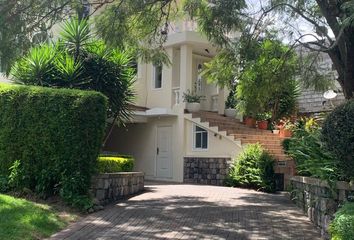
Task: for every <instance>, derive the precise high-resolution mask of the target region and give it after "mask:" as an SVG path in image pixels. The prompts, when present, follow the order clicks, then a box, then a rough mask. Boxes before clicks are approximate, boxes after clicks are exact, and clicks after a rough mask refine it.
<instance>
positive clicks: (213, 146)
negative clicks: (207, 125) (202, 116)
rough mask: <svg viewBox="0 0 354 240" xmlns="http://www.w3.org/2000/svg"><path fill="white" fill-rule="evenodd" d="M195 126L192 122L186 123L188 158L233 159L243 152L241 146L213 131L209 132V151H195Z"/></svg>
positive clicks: (186, 151) (186, 153) (186, 152)
mask: <svg viewBox="0 0 354 240" xmlns="http://www.w3.org/2000/svg"><path fill="white" fill-rule="evenodd" d="M194 125H195V124H194V123H192V122H190V121H187V120H186V121H185V136H186V137H185V141H186V144H185V155H186V156H187V157H225V158H232V159H233V158H235V156H237V155H238V154H239V153H240V152H241V151H242V149H241V147H240V146H238V145H236V144H235V143H234V142H232V141H230V140H229V139H226V138H224V137H222V136H221V135H220V134H217V133H214V132H212V131H208V149H207V150H195V149H193V139H194V136H193V128H194Z"/></svg>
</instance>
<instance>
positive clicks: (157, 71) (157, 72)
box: [153, 65, 162, 89]
mask: <svg viewBox="0 0 354 240" xmlns="http://www.w3.org/2000/svg"><path fill="white" fill-rule="evenodd" d="M153 81H154V82H153V86H154V88H155V89H157V88H162V66H161V65H158V66H156V65H154V75H153Z"/></svg>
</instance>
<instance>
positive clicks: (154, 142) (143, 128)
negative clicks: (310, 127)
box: [104, 21, 294, 185]
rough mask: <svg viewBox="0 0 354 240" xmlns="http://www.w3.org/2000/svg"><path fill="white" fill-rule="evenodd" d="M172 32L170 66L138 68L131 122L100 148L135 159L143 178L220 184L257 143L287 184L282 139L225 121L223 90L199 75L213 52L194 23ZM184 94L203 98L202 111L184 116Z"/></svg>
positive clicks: (288, 172)
mask: <svg viewBox="0 0 354 240" xmlns="http://www.w3.org/2000/svg"><path fill="white" fill-rule="evenodd" d="M171 29H172V31H171V32H170V35H169V36H168V40H167V42H166V44H165V49H166V51H167V53H168V55H169V57H170V60H171V65H169V66H167V65H164V66H154V65H153V64H150V63H139V64H138V74H137V75H138V76H137V81H136V83H135V91H136V94H137V99H136V106H135V107H134V109H133V110H134V112H133V119H132V120H131V122H130V123H127V125H126V126H125V127H121V128H118V127H117V128H115V129H114V131H113V133H112V135H111V137H110V139H109V141H108V143H107V145H106V146H105V149H104V150H105V151H112V152H119V153H122V154H131V155H133V156H134V158H135V160H136V163H135V168H136V169H135V170H137V171H143V172H144V173H145V176H146V178H147V179H152V180H164V181H174V182H193V183H202V184H203V183H205V184H215V185H221V184H222V182H223V180H224V178H225V176H226V174H227V168H228V166H229V165H230V163H231V160H232V159H233V158H235V157H236V156H237V155H238V154H239V153H240V152H242V149H243V147H244V146H245V145H246V144H248V143H255V142H260V143H261V144H262V145H264V146H265V147H267V149H268V150H269V151H270V152H271V153H272V154H273V155H275V156H276V157H277V159H278V160H279V161H278V162H277V166H276V167H275V168H276V171H277V172H278V173H279V174H281V177H282V178H283V179H284V178H285V181H286V180H287V179H288V177H289V176H290V175H292V174H293V173H294V167H293V163H292V161H291V160H290V159H288V158H287V157H286V155H285V154H284V153H283V152H282V148H281V140H282V139H279V137H278V136H275V135H272V133H271V132H270V131H265V130H256V129H251V128H247V127H246V126H244V125H243V124H241V123H240V120H239V119H236V118H227V117H224V116H223V114H224V108H225V101H226V98H227V96H228V91H227V89H223V88H220V87H218V86H216V85H215V84H212V83H207V81H206V80H205V79H203V77H201V74H200V72H201V70H202V68H203V66H204V63H205V62H208V61H210V60H211V59H212V57H213V56H215V54H216V49H215V48H214V47H213V46H212V45H211V44H210V43H209V42H208V40H207V39H206V38H205V37H204V36H202V35H201V34H200V33H199V32H197V31H196V26H195V24H194V23H193V22H189V21H184V22H181V23H179V24H175V25H174V26H173V27H172V28H171ZM187 91H195V92H196V93H197V94H198V95H202V96H204V100H202V101H201V111H200V112H198V113H188V112H186V110H185V109H186V103H185V102H183V99H182V96H183V93H185V92H187ZM278 163H279V164H278ZM279 169H280V170H279ZM281 181H283V180H281Z"/></svg>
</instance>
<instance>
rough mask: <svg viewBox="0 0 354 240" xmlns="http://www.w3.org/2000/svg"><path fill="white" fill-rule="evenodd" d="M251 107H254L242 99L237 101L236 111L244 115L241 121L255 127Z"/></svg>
mask: <svg viewBox="0 0 354 240" xmlns="http://www.w3.org/2000/svg"><path fill="white" fill-rule="evenodd" d="M253 109H254V108H253V106H251V105H250V104H247V102H246V101H244V100H239V101H237V110H238V112H240V113H241V114H243V116H245V117H244V118H243V122H244V124H245V125H246V126H248V127H255V126H256V119H255V117H254V116H255V114H254V112H255V111H253Z"/></svg>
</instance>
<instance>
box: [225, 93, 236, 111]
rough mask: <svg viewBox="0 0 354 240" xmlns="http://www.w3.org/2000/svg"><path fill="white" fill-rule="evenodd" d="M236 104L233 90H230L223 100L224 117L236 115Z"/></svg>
mask: <svg viewBox="0 0 354 240" xmlns="http://www.w3.org/2000/svg"><path fill="white" fill-rule="evenodd" d="M236 105H237V100H236V97H235V93H234V91H232V90H231V91H230V93H229V96H228V97H227V100H226V102H225V111H224V113H225V116H226V117H236V113H237V110H236Z"/></svg>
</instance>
